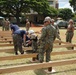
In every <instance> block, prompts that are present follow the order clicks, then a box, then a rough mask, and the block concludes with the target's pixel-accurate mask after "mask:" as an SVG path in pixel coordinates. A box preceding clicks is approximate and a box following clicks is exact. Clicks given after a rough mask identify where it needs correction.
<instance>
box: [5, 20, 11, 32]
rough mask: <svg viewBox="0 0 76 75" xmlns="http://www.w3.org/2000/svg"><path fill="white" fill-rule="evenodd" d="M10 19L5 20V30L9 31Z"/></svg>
mask: <svg viewBox="0 0 76 75" xmlns="http://www.w3.org/2000/svg"><path fill="white" fill-rule="evenodd" d="M9 26H10V21H9V20H8V19H6V20H5V31H9Z"/></svg>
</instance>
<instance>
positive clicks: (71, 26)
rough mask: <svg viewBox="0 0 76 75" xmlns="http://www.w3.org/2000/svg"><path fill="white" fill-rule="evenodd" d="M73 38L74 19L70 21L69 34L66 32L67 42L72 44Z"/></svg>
mask: <svg viewBox="0 0 76 75" xmlns="http://www.w3.org/2000/svg"><path fill="white" fill-rule="evenodd" d="M73 36H74V22H73V20H72V19H70V20H69V25H68V28H67V32H66V42H69V43H71V42H72V38H73Z"/></svg>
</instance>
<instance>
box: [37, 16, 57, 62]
mask: <svg viewBox="0 0 76 75" xmlns="http://www.w3.org/2000/svg"><path fill="white" fill-rule="evenodd" d="M44 25H45V26H44V27H43V28H42V31H41V37H40V39H39V43H40V46H39V56H38V57H39V61H40V62H41V63H42V62H43V61H44V53H45V52H46V62H49V61H50V53H51V52H52V49H53V42H54V40H55V38H56V36H57V31H56V28H55V27H54V26H52V25H51V18H50V17H45V19H44Z"/></svg>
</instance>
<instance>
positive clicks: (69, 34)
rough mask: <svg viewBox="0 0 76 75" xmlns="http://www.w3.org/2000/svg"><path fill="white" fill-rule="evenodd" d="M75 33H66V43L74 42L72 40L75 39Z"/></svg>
mask: <svg viewBox="0 0 76 75" xmlns="http://www.w3.org/2000/svg"><path fill="white" fill-rule="evenodd" d="M73 35H74V33H73V32H67V33H66V42H70V43H71V42H72V38H73Z"/></svg>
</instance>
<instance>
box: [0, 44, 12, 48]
mask: <svg viewBox="0 0 76 75" xmlns="http://www.w3.org/2000/svg"><path fill="white" fill-rule="evenodd" d="M5 46H7V47H8V46H13V44H0V47H5Z"/></svg>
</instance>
